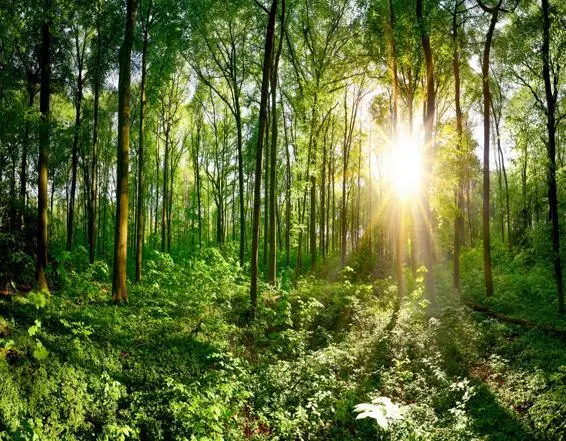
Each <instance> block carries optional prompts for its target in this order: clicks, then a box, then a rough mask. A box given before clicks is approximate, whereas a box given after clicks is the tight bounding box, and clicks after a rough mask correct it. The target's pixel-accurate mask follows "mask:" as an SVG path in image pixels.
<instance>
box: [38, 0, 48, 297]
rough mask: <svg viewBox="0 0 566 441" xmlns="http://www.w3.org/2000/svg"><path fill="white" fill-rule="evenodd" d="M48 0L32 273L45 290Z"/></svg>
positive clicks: (42, 58)
mask: <svg viewBox="0 0 566 441" xmlns="http://www.w3.org/2000/svg"><path fill="white" fill-rule="evenodd" d="M50 3H51V2H50V0H44V4H43V10H44V15H45V18H44V20H43V24H42V27H41V55H40V57H41V59H40V64H41V86H40V87H41V89H40V95H39V111H40V112H41V123H40V126H39V160H38V193H37V195H38V197H37V256H36V259H37V260H36V270H35V276H36V280H37V287H38V289H39V290H42V291H43V290H48V289H49V288H48V286H47V279H46V277H45V267H46V266H47V164H48V161H49V129H50V127H49V125H50V121H49V120H50V111H49V98H50V93H51V91H50V86H51V30H50V28H49V26H50V23H49V21H48V17H49V15H50V13H51V12H50V8H51V5H50Z"/></svg>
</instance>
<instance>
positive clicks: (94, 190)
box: [87, 0, 102, 264]
mask: <svg viewBox="0 0 566 441" xmlns="http://www.w3.org/2000/svg"><path fill="white" fill-rule="evenodd" d="M101 38H102V37H101V35H100V0H97V2H96V55H95V61H94V75H93V77H94V78H93V95H94V103H93V116H92V120H93V121H92V151H91V170H90V179H91V182H90V194H89V196H88V197H89V199H90V202H89V204H88V207H89V212H88V227H87V230H88V255H89V261H90V263H91V264H93V263H94V257H95V252H96V248H95V247H96V211H97V206H98V108H99V102H100V83H101V79H100V76H101V75H100V64H101V60H100V51H101V49H102V48H101V45H102V43H101Z"/></svg>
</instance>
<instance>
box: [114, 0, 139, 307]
mask: <svg viewBox="0 0 566 441" xmlns="http://www.w3.org/2000/svg"><path fill="white" fill-rule="evenodd" d="M137 6H138V3H137V0H127V1H126V27H125V31H124V41H123V43H122V47H121V48H120V75H119V80H118V162H117V175H116V183H117V185H116V227H115V230H114V266H113V275H112V294H113V296H114V301H115V302H116V303H119V302H121V301H124V302H127V301H128V294H127V291H126V259H127V253H128V172H129V170H128V167H129V144H130V76H131V54H132V46H133V43H134V28H135V22H136V10H137Z"/></svg>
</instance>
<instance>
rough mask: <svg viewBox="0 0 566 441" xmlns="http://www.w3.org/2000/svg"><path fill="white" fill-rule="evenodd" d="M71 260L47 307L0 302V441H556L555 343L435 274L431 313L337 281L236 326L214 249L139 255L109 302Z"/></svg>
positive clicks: (379, 285)
mask: <svg viewBox="0 0 566 441" xmlns="http://www.w3.org/2000/svg"><path fill="white" fill-rule="evenodd" d="M73 259H74V258H73V257H72V256H68V258H67V260H65V261H62V262H60V264H59V267H58V268H57V276H58V280H59V286H58V287H57V288H56V289H55V290H54V291H53V293H52V295H50V296H44V295H43V294H38V293H33V292H32V293H29V294H27V295H11V296H3V297H1V298H0V440H28V439H29V440H32V439H39V440H59V439H62V440H74V439H77V440H86V439H101V440H102V439H106V440H126V439H144V440H167V439H178V440H189V439H190V440H220V439H226V440H239V439H252V440H268V439H269V440H277V439H279V440H295V439H336V440H346V439H363V440H366V439H385V440H387V439H390V440H501V441H503V440H538V439H540V440H564V439H566V422H565V421H566V419H565V417H566V343H565V342H564V340H562V339H560V338H557V337H556V336H553V335H551V334H549V333H546V332H544V331H541V330H538V329H536V328H535V329H526V328H523V327H521V326H517V325H514V324H509V323H506V322H504V321H501V320H497V319H494V318H491V317H487V316H486V315H484V314H481V313H478V312H474V311H472V310H471V309H469V308H468V307H467V306H465V304H464V303H463V302H462V300H461V298H460V296H459V295H456V294H455V293H454V292H453V291H452V290H451V289H449V288H448V287H447V286H448V283H447V282H446V281H445V280H444V277H442V271H439V273H440V280H439V287H438V307H437V308H436V310H437V312H436V314H435V315H434V317H431V316H430V314H429V312H428V309H427V305H426V302H425V301H423V298H422V286H421V284H420V283H419V282H418V281H417V282H416V283H413V284H412V287H411V290H410V294H409V295H407V296H406V297H405V298H404V299H403V300H402V301H401V302H398V300H397V299H398V296H397V291H396V287H395V285H394V283H393V282H392V280H390V279H387V280H374V281H371V282H369V281H363V280H356V279H355V277H354V274H353V272H348V271H347V272H344V273H343V274H342V275H341V277H340V279H339V280H337V281H335V282H332V283H330V282H327V281H325V280H321V279H317V278H315V277H312V276H311V277H305V278H303V279H302V280H301V281H300V282H299V284H298V286H297V287H296V288H293V289H288V290H285V289H280V290H267V291H265V292H264V293H263V295H262V300H263V301H262V302H261V303H260V308H259V311H258V317H257V319H256V321H255V322H254V324H253V325H249V324H247V323H246V322H245V319H244V318H243V317H245V316H246V314H245V311H246V309H247V286H248V284H247V279H246V277H245V276H244V275H243V274H242V273H241V272H240V271H239V270H238V269H237V265H235V264H234V263H233V262H232V261H231V260H230V259H226V258H224V257H223V256H222V255H221V254H220V252H218V251H217V250H215V249H210V250H206V251H204V252H203V253H202V254H201V256H200V257H199V258H192V259H190V260H189V259H186V260H185V259H178V260H177V261H176V262H174V261H173V260H172V259H171V258H170V257H169V256H168V255H163V254H160V253H155V254H153V255H152V256H151V258H150V259H148V261H147V267H146V272H145V280H144V282H143V283H141V284H139V285H134V284H131V285H130V291H129V296H130V303H129V304H127V305H121V306H115V305H113V304H112V302H111V301H110V294H109V286H108V284H107V282H106V280H107V278H108V268H107V267H106V265H104V264H102V263H97V264H96V265H94V266H88V265H83V264H81V263H80V262H79V263H77V262H76V261H74V260H73ZM282 284H283V286H285V285H286V279H285V277H283V283H282ZM470 293H471V292H468V294H466V295H467V296H468V297H466V299H467V300H473V301H474V302H479V301H481V300H482V299H481V298H480V296H479V295H475V296H474V294H473V293H472V294H470ZM500 302H501V301H500ZM484 304H485V305H487V306H489V307H490V308H498V307H499V308H500V309H501V311H502V312H504V313H511V312H517V313H519V312H522V313H523V314H528V310H527V311H526V312H525V311H518V310H509V309H506V306H505V305H506V304H505V303H502V302H501V303H499V304H498V303H497V301H495V300H491V301H490V302H487V303H484ZM529 318H530V319H531V320H538V319H539V317H538V316H537V315H534V316H529ZM560 325H561V322H560V321H558V322H553V326H560ZM563 329H566V327H564V328H563ZM383 397H387V398H389V399H390V400H391V401H388V400H386V399H384V398H383ZM372 402H373V405H372ZM361 403H366V404H368V405H366V406H363V408H364V409H366V410H369V413H370V414H371V415H373V417H374V418H364V419H356V412H355V411H354V407H355V406H356V405H358V404H361ZM372 412H373V413H372Z"/></svg>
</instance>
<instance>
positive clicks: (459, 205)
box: [452, 1, 464, 290]
mask: <svg viewBox="0 0 566 441" xmlns="http://www.w3.org/2000/svg"><path fill="white" fill-rule="evenodd" d="M462 4H463V1H457V2H456V4H455V6H454V11H453V12H452V44H453V50H452V70H453V72H454V102H455V105H456V136H457V143H458V144H457V146H456V149H457V151H458V152H459V156H458V157H459V158H462V156H463V153H464V152H463V151H462V135H463V121H462V106H461V104H460V85H461V81H460V38H459V26H458V14H459V13H460V11H459V9H460V6H461V5H462ZM459 161H460V164H459V167H458V170H457V174H458V179H457V183H456V185H457V187H456V217H455V218H454V266H453V274H452V286H453V287H454V289H456V290H460V248H461V244H462V237H461V232H462V230H463V223H464V217H463V215H462V210H463V209H464V207H463V205H464V200H463V199H464V189H463V185H464V183H463V180H464V178H463V176H462V167H463V166H464V164H462V163H461V161H462V160H461V159H460V160H459Z"/></svg>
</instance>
